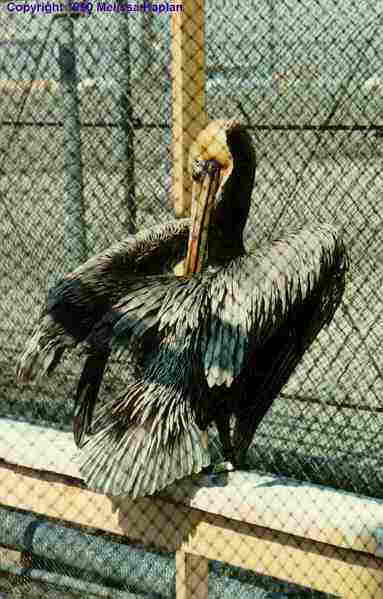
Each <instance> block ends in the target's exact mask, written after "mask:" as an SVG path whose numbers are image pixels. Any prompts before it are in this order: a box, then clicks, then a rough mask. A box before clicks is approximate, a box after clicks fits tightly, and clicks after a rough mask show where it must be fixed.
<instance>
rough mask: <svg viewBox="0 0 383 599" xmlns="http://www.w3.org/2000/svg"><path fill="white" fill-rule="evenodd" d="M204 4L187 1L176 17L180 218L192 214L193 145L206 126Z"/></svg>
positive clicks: (175, 146) (176, 200)
mask: <svg viewBox="0 0 383 599" xmlns="http://www.w3.org/2000/svg"><path fill="white" fill-rule="evenodd" d="M204 18H205V12H204V0H184V1H183V10H182V11H179V12H176V13H173V15H172V44H171V51H172V155H173V173H172V178H173V188H172V201H173V206H174V210H175V213H176V216H178V217H182V216H187V215H188V214H189V213H190V203H191V181H190V177H189V174H188V170H187V160H188V151H189V147H190V144H191V143H192V141H194V139H195V138H196V136H197V135H198V133H199V132H200V131H201V129H202V128H203V127H204V126H205V124H206V113H205V46H204Z"/></svg>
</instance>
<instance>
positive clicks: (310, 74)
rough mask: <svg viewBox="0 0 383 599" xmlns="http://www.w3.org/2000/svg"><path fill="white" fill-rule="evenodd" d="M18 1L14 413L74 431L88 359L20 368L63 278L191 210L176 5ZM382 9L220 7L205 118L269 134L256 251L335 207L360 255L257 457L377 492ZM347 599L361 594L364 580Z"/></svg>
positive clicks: (263, 147)
mask: <svg viewBox="0 0 383 599" xmlns="http://www.w3.org/2000/svg"><path fill="white" fill-rule="evenodd" d="M17 6H18V8H17V9H16V5H15V4H12V3H10V4H2V5H0V9H1V10H0V32H1V33H0V35H1V38H0V57H1V61H0V65H1V67H0V68H1V77H0V105H1V110H0V123H1V137H0V144H1V145H0V148H1V163H0V194H1V202H0V231H1V237H2V255H1V261H0V271H1V279H0V280H1V298H0V323H1V324H0V335H1V343H0V360H1V366H2V368H1V376H0V386H1V403H0V415H1V416H2V417H3V418H7V419H12V420H13V421H27V422H29V423H32V424H38V425H44V426H49V427H50V428H56V429H61V430H70V429H71V424H72V411H73V402H72V398H73V393H74V389H75V384H76V381H77V379H78V376H79V373H80V368H81V364H82V361H81V359H80V358H79V357H78V356H69V357H68V358H67V359H66V360H65V362H64V363H63V364H62V365H61V366H60V367H59V368H58V369H57V371H56V372H55V374H54V376H53V377H52V378H50V379H48V380H42V381H40V382H38V383H36V384H35V385H33V386H21V385H17V384H16V382H15V375H14V367H15V362H16V359H17V356H18V355H19V354H20V352H21V350H22V348H23V346H24V344H25V342H26V340H27V338H28V335H29V334H30V332H31V330H32V328H33V325H34V324H35V322H36V320H37V318H38V315H39V311H40V309H41V306H42V304H43V302H44V298H45V297H46V294H47V289H48V288H49V286H51V285H52V284H54V283H55V282H56V281H57V280H58V279H59V278H60V276H62V275H63V274H64V273H65V272H68V271H70V270H72V269H73V268H74V267H75V266H76V265H77V264H79V263H80V262H82V261H84V260H85V259H87V258H88V257H90V256H92V255H93V254H95V253H96V252H99V251H101V250H102V249H104V248H105V247H108V246H109V245H110V244H111V243H112V242H114V241H115V240H119V239H122V238H123V237H124V236H126V235H127V233H134V232H135V231H138V230H140V229H142V228H144V227H150V226H153V225H154V224H158V223H161V222H166V221H167V220H169V219H170V218H174V212H173V207H172V199H171V153H170V151H171V142H172V139H171V124H172V123H171V114H172V105H171V101H172V96H171V83H172V77H171V54H170V46H171V14H170V12H169V8H167V10H166V11H164V12H161V13H160V12H158V11H159V9H158V11H157V9H155V8H153V6H154V5H153V6H152V10H151V11H150V10H147V11H146V12H142V11H141V12H139V11H137V12H129V13H127V12H117V11H116V9H115V7H114V8H113V9H112V10H111V11H110V12H108V11H107V9H105V11H102V10H101V9H100V7H99V6H98V3H96V2H93V3H89V4H88V13H89V14H87V11H85V15H81V16H78V15H76V16H72V17H67V16H62V15H58V14H55V13H54V12H51V13H49V12H47V10H48V9H46V10H45V12H42V9H41V10H40V12H35V14H32V10H31V6H32V4H29V3H18V4H17ZM44 6H46V5H44ZM155 6H159V5H155ZM163 6H165V4H163ZM196 6H197V5H196ZM382 18H383V17H382V14H381V6H380V3H366V2H356V0H344V1H343V2H342V3H340V2H336V0H318V1H316V2H312V1H311V2H310V1H308V0H307V1H304V2H301V1H298V0H283V1H279V2H276V1H275V0H257V2H249V1H245V0H243V1H242V0H237V1H236V2H225V1H224V0H222V1H218V0H217V1H214V0H211V1H207V2H206V3H205V47H204V53H205V60H206V88H205V99H206V112H207V116H208V118H209V119H216V118H232V117H237V118H239V119H241V120H242V121H243V122H245V124H246V125H247V127H248V130H249V131H251V134H252V138H253V142H254V145H255V148H256V154H257V172H256V187H255V190H254V193H253V198H252V206H251V211H250V216H249V220H248V223H247V226H246V230H245V240H246V246H247V248H252V249H253V250H254V249H255V250H256V248H257V245H258V244H260V243H261V242H263V241H265V240H267V239H269V238H270V237H277V238H279V237H281V236H283V235H284V234H285V232H286V231H288V230H289V229H295V228H297V227H300V226H303V225H305V224H307V223H310V224H311V225H313V224H315V223H322V222H328V223H331V224H334V225H336V226H338V228H339V230H341V231H342V234H343V236H344V240H345V242H346V245H347V248H348V252H349V254H350V259H351V267H350V271H349V273H348V276H347V284H346V291H345V294H344V300H343V302H342V305H341V306H340V308H339V309H338V310H337V312H336V314H335V317H334V319H333V322H332V323H331V325H330V326H329V327H328V328H326V329H324V330H323V331H322V332H321V333H320V335H319V336H318V338H317V340H316V341H315V342H314V344H313V345H312V347H311V348H310V350H309V351H308V352H307V353H306V355H305V356H304V358H303V360H302V361H301V363H300V364H299V366H298V368H297V370H296V372H295V374H294V375H293V376H292V377H291V378H290V380H289V382H288V383H287V385H286V386H285V387H284V388H283V390H282V392H281V393H280V395H279V396H278V398H277V399H276V400H275V402H274V404H273V406H272V408H271V410H270V411H269V412H268V414H267V416H266V417H265V419H264V420H263V422H262V423H261V425H260V427H259V429H258V430H257V433H256V437H255V440H254V443H253V445H252V447H251V449H250V452H249V454H250V455H249V460H250V463H251V465H252V467H253V468H255V469H256V470H257V471H261V472H267V473H272V474H276V475H285V476H291V477H293V478H295V479H298V480H300V481H310V482H313V483H322V484H325V485H328V486H332V487H336V488H340V489H344V490H347V491H354V492H357V493H361V494H364V495H368V496H371V497H376V498H382V497H383V492H382V488H383V486H382V475H381V467H380V464H381V460H382V452H381V447H380V444H379V436H378V435H379V432H380V430H381V425H382V407H381V405H380V395H381V393H382V386H383V378H382V376H381V368H382V357H381V356H382V354H381V352H380V347H381V344H382V342H383V329H382V326H381V322H380V320H381V319H380V318H379V315H380V314H381V312H382V303H381V295H382V294H381V290H380V286H381V281H382V275H383V271H382V251H381V247H382V242H383V233H382V230H383V229H382V222H381V219H382V217H381V212H382V207H381V206H380V198H381V195H382V194H381V187H382V174H381V160H382V127H383V119H382V109H383V75H382V67H381V53H382V51H383V37H382V35H383V34H382V31H383V29H382ZM381 75H382V78H381ZM121 360H122V359H121ZM126 369H127V371H129V368H128V366H126ZM127 377H128V375H127V374H126V372H125V364H124V362H123V360H122V361H120V362H118V361H113V363H112V365H111V367H110V368H109V370H108V372H107V373H106V376H105V381H104V385H103V388H102V395H103V397H111V396H113V395H114V394H116V395H117V394H118V393H119V391H120V390H121V389H122V388H123V387H124V385H125V384H126V379H127ZM0 436H1V428H0ZM14 441H15V444H16V445H17V443H18V440H17V438H15V439H14ZM212 443H213V446H214V447H216V440H215V435H214V432H213V433H212ZM214 447H213V450H214ZM37 451H38V449H37ZM214 451H215V450H214ZM0 457H1V456H0ZM15 492H17V489H15ZM238 492H239V493H240V492H241V490H240V489H238ZM245 499H246V498H244V501H245ZM334 509H335V508H334ZM143 518H145V514H143ZM150 524H151V526H153V527H155V526H156V522H155V521H153V522H151V523H150ZM0 535H1V530H0ZM1 542H2V540H1V536H0V544H1ZM4 543H5V541H4ZM243 552H246V547H245V546H244V547H243ZM217 567H218V566H217ZM225 573H227V574H228V575H229V576H234V577H235V574H234V569H230V568H229V567H228V569H227V572H226V571H225ZM242 575H243V574H241V576H242ZM241 576H239V575H238V579H240V578H241ZM284 577H285V576H284V569H283V564H281V575H280V578H281V579H284ZM262 580H263V579H262ZM217 584H218V583H217ZM254 584H258V585H260V586H258V590H256V588H255V587H254V589H253V590H252V591H251V592H252V593H254V594H251V596H259V597H264V596H265V597H266V596H267V597H272V596H280V597H283V596H287V595H284V594H283V593H284V592H286V593H288V594H289V596H290V593H292V594H293V596H295V594H296V596H302V597H303V596H306V594H308V595H310V593H311V592H310V591H308V590H307V591H304V590H303V589H300V590H299V589H298V590H297V589H296V588H295V587H289V588H288V587H283V588H282V587H281V586H280V584H282V583H277V582H276V581H274V582H271V583H270V584H269V586H267V585H266V586H264V587H263V586H262V584H263V583H262V584H261V577H258V578H257V579H255V582H254ZM273 585H274V586H273ZM278 585H279V586H278ZM218 586H219V585H218ZM286 589H287V590H286ZM221 590H222V589H221ZM324 590H325V589H324ZM7 592H8V593H16V590H15V589H13V591H11V590H10V589H9V588H8V590H7ZM23 592H25V590H24V591H23ZM29 592H30V593H31V595H30V596H34V595H33V594H32V590H30V591H29ZM161 592H162V591H161ZM166 592H167V591H166V590H164V591H163V593H164V595H161V596H167V595H166ZM169 592H170V591H169ZM172 592H173V591H172ZM212 592H213V593H214V589H213V590H212ZM222 592H223V591H222ZM238 592H239V591H238ZM241 593H242V595H243V597H245V596H246V592H245V590H241ZM256 593H259V595H258V594H256ZM272 593H280V595H277V594H276V595H273V594H272ZM312 594H313V595H314V594H315V593H314V592H312ZM10 596H18V595H16V594H10ZM20 596H25V595H20ZM36 596H38V594H37V595H36ZM81 596H85V594H82V595H81ZM89 596H91V594H89ZM111 596H112V595H111ZM169 596H170V595H169ZM212 596H213V595H212ZM217 596H218V595H217ZM219 596H223V595H219ZM249 596H250V595H249ZM345 596H347V597H350V598H351V597H358V596H359V595H357V594H354V591H353V588H352V587H350V588H349V591H348V594H347V595H345ZM366 596H367V595H366ZM373 596H375V595H373V594H371V597H373ZM318 597H319V594H318Z"/></svg>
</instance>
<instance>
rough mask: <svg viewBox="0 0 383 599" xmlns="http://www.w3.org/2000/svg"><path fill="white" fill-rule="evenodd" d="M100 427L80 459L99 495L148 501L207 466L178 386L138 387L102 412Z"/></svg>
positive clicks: (139, 384) (144, 384) (206, 456)
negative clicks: (154, 494) (148, 498)
mask: <svg viewBox="0 0 383 599" xmlns="http://www.w3.org/2000/svg"><path fill="white" fill-rule="evenodd" d="M159 413H160V414H161V417H158V415H159ZM167 415H168V416H167ZM100 422H102V424H103V427H102V429H101V430H98V431H97V432H96V433H95V434H93V435H92V436H91V437H90V438H89V439H88V441H87V443H86V444H85V446H84V447H82V449H81V452H80V456H79V457H80V471H81V473H82V475H83V476H84V479H85V481H86V483H87V484H88V485H89V487H91V488H94V489H97V490H100V491H102V492H104V493H107V494H110V495H130V496H132V497H139V496H143V495H152V494H153V493H155V492H157V491H160V490H161V489H164V488H165V487H167V486H168V485H170V484H171V483H173V482H174V481H176V480H178V479H180V478H183V477H185V476H190V475H191V474H193V473H197V472H200V471H201V470H202V469H203V468H204V467H205V466H207V465H209V463H210V457H209V453H208V452H207V450H205V449H204V448H203V447H202V445H201V431H200V430H199V428H198V427H197V425H196V424H195V421H194V418H193V414H192V411H191V409H190V401H189V398H188V397H185V395H184V394H183V389H182V387H181V386H167V387H164V386H162V385H160V384H158V383H147V382H145V381H143V380H142V381H138V382H136V383H134V384H132V385H131V386H130V387H129V388H128V391H127V393H126V395H125V396H124V398H122V399H119V400H117V401H113V402H111V403H109V404H107V405H105V406H104V407H103V408H102V411H101V414H100V418H99V419H96V428H97V425H99V424H100Z"/></svg>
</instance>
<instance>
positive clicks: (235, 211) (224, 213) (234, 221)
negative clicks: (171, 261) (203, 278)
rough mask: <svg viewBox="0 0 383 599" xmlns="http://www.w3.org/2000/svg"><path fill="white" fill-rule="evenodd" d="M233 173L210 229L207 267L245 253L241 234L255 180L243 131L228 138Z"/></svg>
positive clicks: (252, 159) (250, 146)
mask: <svg viewBox="0 0 383 599" xmlns="http://www.w3.org/2000/svg"><path fill="white" fill-rule="evenodd" d="M227 142H228V146H229V149H230V152H231V155H232V156H233V170H232V173H231V175H230V177H229V178H228V180H227V181H226V184H225V186H224V188H223V189H222V192H221V197H220V198H219V200H218V203H217V207H216V208H215V211H214V214H213V215H212V220H211V225H210V228H209V240H208V252H209V259H208V262H209V264H225V263H226V262H228V261H230V260H232V259H233V258H236V257H238V256H241V255H243V254H244V252H245V248H244V245H243V230H244V228H245V224H246V221H247V217H248V214H249V209H250V202H251V193H252V190H253V187H254V178H255V151H254V147H253V144H252V141H251V137H250V135H249V133H247V131H245V130H244V129H239V128H237V129H234V130H233V131H231V132H229V133H228V135H227Z"/></svg>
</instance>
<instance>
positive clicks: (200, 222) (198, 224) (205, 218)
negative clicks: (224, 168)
mask: <svg viewBox="0 0 383 599" xmlns="http://www.w3.org/2000/svg"><path fill="white" fill-rule="evenodd" d="M220 180H221V168H220V165H219V164H218V162H216V161H215V160H207V161H206V162H205V163H204V167H203V169H202V173H201V175H200V177H199V178H198V180H194V182H193V189H192V204H191V225H190V233H189V243H188V251H187V255H186V260H185V265H184V275H191V274H194V273H198V272H201V270H202V266H203V263H204V259H205V256H206V253H207V239H208V232H209V223H210V215H211V210H212V208H213V206H214V203H215V198H216V195H217V193H218V190H219V188H220V182H221V181H220Z"/></svg>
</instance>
